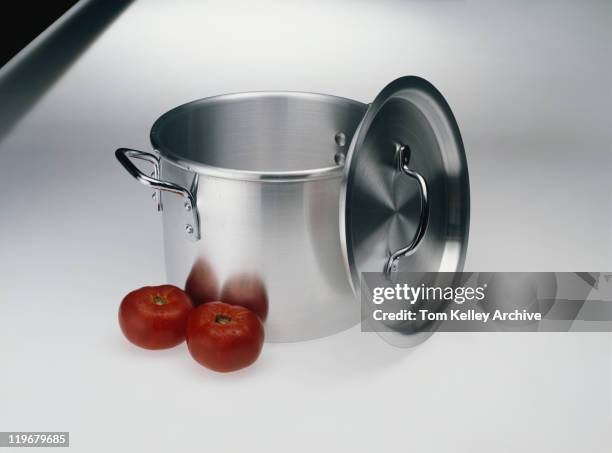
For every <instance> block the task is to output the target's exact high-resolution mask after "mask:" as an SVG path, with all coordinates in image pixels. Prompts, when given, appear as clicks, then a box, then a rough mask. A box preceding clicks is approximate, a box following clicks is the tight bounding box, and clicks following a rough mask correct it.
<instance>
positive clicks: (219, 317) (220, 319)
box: [215, 315, 232, 324]
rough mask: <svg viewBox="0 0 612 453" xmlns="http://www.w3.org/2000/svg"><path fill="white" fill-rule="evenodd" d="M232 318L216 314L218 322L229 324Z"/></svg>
mask: <svg viewBox="0 0 612 453" xmlns="http://www.w3.org/2000/svg"><path fill="white" fill-rule="evenodd" d="M231 320H232V318H230V317H229V316H227V315H216V316H215V322H216V323H217V324H228V323H229V322H230V321H231Z"/></svg>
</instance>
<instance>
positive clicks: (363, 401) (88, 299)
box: [0, 0, 612, 452]
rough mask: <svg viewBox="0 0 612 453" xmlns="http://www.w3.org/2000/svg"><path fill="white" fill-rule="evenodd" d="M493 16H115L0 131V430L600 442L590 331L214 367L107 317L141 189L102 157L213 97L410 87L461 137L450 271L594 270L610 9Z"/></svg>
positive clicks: (436, 445) (134, 246)
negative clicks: (154, 348) (458, 233)
mask: <svg viewBox="0 0 612 453" xmlns="http://www.w3.org/2000/svg"><path fill="white" fill-rule="evenodd" d="M504 5H505V6H501V5H500V3H499V2H495V4H492V3H490V2H480V1H466V2H463V1H436V2H425V1H410V2H393V1H383V2H362V1H353V2H349V1H333V2H311V3H306V2H295V1H284V2H280V1H278V2H266V3H263V4H261V5H259V6H258V7H256V8H254V7H253V6H252V3H249V2H236V1H229V0H226V1H221V2H198V1H187V0H181V1H178V0H174V1H162V0H137V1H135V2H134V3H132V4H131V5H130V6H129V7H128V8H127V10H126V11H125V12H124V13H123V14H121V15H120V16H119V17H118V18H117V19H116V20H115V21H114V22H113V23H112V24H111V25H110V26H109V27H108V28H107V29H106V30H105V31H104V33H102V34H101V35H100V36H99V37H98V38H97V39H96V40H95V41H94V42H93V43H92V44H91V45H90V46H89V47H88V48H87V51H86V52H84V53H83V54H82V55H81V56H80V57H79V58H78V59H76V61H74V64H72V65H71V66H70V67H68V68H67V69H66V71H65V72H64V73H63V74H62V75H61V77H60V78H59V79H58V80H57V81H56V83H55V84H53V85H52V86H50V87H49V89H48V90H47V91H46V92H45V93H44V95H43V96H42V97H40V98H39V99H38V100H37V102H36V103H35V104H34V105H33V106H32V108H31V109H30V110H28V111H27V112H26V113H25V114H24V115H23V116H22V117H21V118H20V119H19V121H18V122H17V123H16V124H15V125H14V127H12V129H11V130H10V132H9V133H8V134H6V135H5V136H4V137H1V138H0V140H1V141H0V188H1V194H0V360H1V364H0V430H2V431H12V430H14V431H37V430H40V431H70V434H71V438H70V442H71V448H72V449H73V450H75V451H101V452H102V451H105V452H106V451H114V450H121V451H139V450H143V451H144V450H146V451H150V452H156V451H159V452H166V451H180V452H188V451H215V452H243V451H266V452H276V451H278V452H285V451H292V452H313V451H351V452H360V451H363V452H371V451H404V452H406V451H440V452H442V451H444V452H451V451H453V452H454V451H457V452H464V451H465V452H492V451H500V452H517V451H529V452H531V451H533V452H577V451H588V452H604V451H609V448H610V427H611V426H612V409H611V408H612V336H611V335H610V334H608V333H556V334H543V333H535V334H534V333H532V334H508V333H506V334H482V333H472V334H450V333H446V334H441V333H439V334H435V335H433V336H432V337H431V338H430V339H429V340H428V341H426V342H425V343H423V344H421V345H420V346H418V347H416V348H413V349H400V348H395V347H392V346H389V345H388V344H386V343H384V342H383V341H381V340H380V338H379V337H378V336H377V335H376V334H372V333H362V332H360V330H359V327H355V328H353V329H350V330H348V331H346V332H343V333H340V334H337V335H334V336H331V337H328V338H322V339H318V340H314V341H309V342H302V343H295V344H267V345H266V346H265V348H264V351H263V354H262V356H261V358H260V360H259V361H258V362H257V363H256V364H255V365H254V366H253V367H251V368H248V369H246V370H243V371H240V372H237V373H234V374H230V375H219V374H215V373H213V372H209V371H208V370H206V369H204V368H202V367H200V366H199V365H197V364H196V363H195V362H194V361H193V360H191V358H190V357H189V355H188V353H187V350H186V347H185V345H181V346H179V347H177V348H175V349H172V350H167V351H162V352H150V351H144V350H140V349H138V348H136V347H133V346H131V345H130V344H129V343H127V342H126V341H125V340H124V339H123V337H122V336H121V333H120V331H119V327H118V324H117V319H116V318H117V308H118V304H119V302H120V300H121V298H122V296H123V295H124V294H125V293H126V292H128V291H129V290H131V289H133V288H135V287H138V286H142V285H145V284H157V283H163V282H164V279H165V274H164V263H163V250H162V243H161V237H162V236H161V222H160V218H159V215H158V213H157V212H156V211H155V209H154V205H153V203H152V201H151V200H150V193H149V191H148V190H146V189H144V188H142V187H140V186H139V185H137V184H136V183H135V182H134V181H133V180H131V178H129V177H128V176H127V175H126V174H125V173H124V172H123V170H122V169H121V168H120V167H119V165H118V164H117V162H116V161H115V159H114V156H113V151H114V150H115V149H116V148H118V147H120V146H128V147H133V148H140V149H144V150H148V149H149V148H150V147H149V144H148V130H149V127H150V125H151V124H152V123H153V121H154V120H155V119H156V118H157V117H158V116H159V115H160V114H161V113H163V112H164V111H166V110H168V109H169V108H171V107H173V106H176V105H179V104H181V103H183V102H186V101H189V100H193V99H196V98H200V97H205V96H210V95H215V94H221V93H227V92H237V91H255V90H266V89H272V90H296V91H311V92H322V93H329V94H336V95H340V96H345V97H349V98H354V99H357V100H360V101H366V102H367V101H370V100H372V99H373V98H374V96H375V95H376V94H377V92H378V91H379V90H380V89H381V88H382V87H383V86H384V85H385V84H387V83H388V82H389V81H391V80H393V79H394V78H396V77H398V76H401V75H406V74H416V75H421V76H423V77H425V78H427V79H429V80H430V81H431V82H432V83H434V84H435V85H436V86H437V87H438V88H439V89H440V90H441V91H442V93H443V94H444V95H445V96H446V98H447V100H448V101H449V103H450V104H451V106H452V107H453V110H454V112H455V114H456V116H457V119H458V122H459V124H460V127H461V131H462V134H463V138H464V141H465V145H466V152H467V155H468V162H469V165H470V178H471V187H472V229H471V236H470V247H469V251H468V258H467V262H466V269H467V270H474V271H481V270H482V271H484V270H486V271H494V270H517V271H528V270H534V271H585V270H586V271H604V270H607V271H609V270H610V266H611V263H612V228H611V227H612V206H611V204H610V200H612V198H611V192H612V190H611V189H612V183H611V182H610V181H611V180H610V176H609V175H610V171H611V170H612V150H611V144H612V132H611V131H612V128H610V126H611V122H610V116H609V111H610V107H611V106H612V92H611V90H610V86H612V70H611V66H610V58H609V56H610V55H612V44H610V43H611V42H612V39H610V34H611V32H610V29H612V27H611V22H612V4H611V3H610V2H605V1H602V2H595V1H593V2H565V1H564V2H559V1H542V2H536V3H534V2H529V1H515V2H505V3H504ZM22 57H23V56H22ZM606 58H607V59H606ZM42 70H44V68H43V69H42ZM1 76H2V72H0V80H1ZM1 108H2V107H1V106H0V109H1Z"/></svg>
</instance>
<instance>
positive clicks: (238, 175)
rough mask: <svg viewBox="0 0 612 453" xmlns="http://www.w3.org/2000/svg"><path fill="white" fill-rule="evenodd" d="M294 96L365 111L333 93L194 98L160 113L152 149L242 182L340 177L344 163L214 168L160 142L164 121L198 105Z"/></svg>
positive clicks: (176, 162)
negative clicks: (269, 168)
mask: <svg viewBox="0 0 612 453" xmlns="http://www.w3.org/2000/svg"><path fill="white" fill-rule="evenodd" d="M271 96H272V97H292V98H303V99H310V100H317V99H318V100H321V101H322V100H326V101H330V100H335V101H341V102H343V103H345V104H353V105H356V106H360V107H362V108H363V110H364V114H365V109H366V107H367V104H365V103H363V102H359V101H355V100H353V99H349V98H344V97H341V96H334V95H330V94H321V93H309V92H301V91H250V92H238V93H228V94H220V95H216V96H210V97H206V98H201V99H197V100H195V101H191V102H187V103H185V104H181V105H179V106H178V107H174V108H173V109H171V110H168V111H167V112H166V113H164V114H163V115H161V116H160V117H159V118H158V119H157V120H156V121H155V123H153V126H152V127H151V132H150V135H149V137H150V140H151V144H152V145H153V148H154V149H155V150H156V151H157V152H158V153H159V155H160V156H161V157H162V158H164V159H165V160H167V161H168V162H170V163H172V164H174V165H176V166H178V167H181V168H183V169H185V170H188V171H191V172H194V173H198V174H203V175H207V176H214V177H218V178H226V179H238V180H242V181H267V182H287V181H304V180H315V179H326V178H341V177H342V171H343V168H344V165H343V164H340V165H332V166H329V167H321V168H313V169H307V170H292V171H252V170H237V169H232V168H223V167H215V166H212V165H207V164H203V163H201V162H197V161H195V160H192V159H188V158H185V157H184V156H181V155H179V154H177V153H175V152H173V151H172V150H170V149H169V148H167V147H164V146H162V145H161V143H160V140H159V134H160V130H161V129H162V127H163V126H164V124H165V123H166V122H167V121H168V120H170V119H172V118H174V117H175V116H176V115H178V114H181V113H184V112H188V111H190V110H194V109H197V108H199V107H200V106H201V105H202V104H207V103H210V102H217V101H219V100H241V99H251V98H259V97H271Z"/></svg>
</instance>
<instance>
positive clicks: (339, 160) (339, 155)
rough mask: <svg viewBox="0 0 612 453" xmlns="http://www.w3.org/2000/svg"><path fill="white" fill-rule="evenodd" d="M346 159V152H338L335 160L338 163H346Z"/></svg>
mask: <svg viewBox="0 0 612 453" xmlns="http://www.w3.org/2000/svg"><path fill="white" fill-rule="evenodd" d="M345 160H346V156H345V155H344V153H336V154H335V155H334V162H336V165H344V161H345Z"/></svg>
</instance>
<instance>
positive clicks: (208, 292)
mask: <svg viewBox="0 0 612 453" xmlns="http://www.w3.org/2000/svg"><path fill="white" fill-rule="evenodd" d="M185 291H186V292H187V294H189V295H190V296H191V300H192V301H193V304H194V305H196V306H197V305H201V304H203V303H206V302H212V301H215V300H219V282H218V280H217V276H216V274H215V272H214V270H213V268H212V266H211V265H210V264H209V263H208V262H207V261H205V260H203V259H201V258H200V259H198V260H197V261H196V262H195V263H194V265H193V267H192V268H191V272H190V273H189V276H188V277H187V281H186V282H185Z"/></svg>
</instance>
